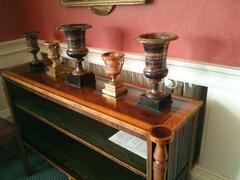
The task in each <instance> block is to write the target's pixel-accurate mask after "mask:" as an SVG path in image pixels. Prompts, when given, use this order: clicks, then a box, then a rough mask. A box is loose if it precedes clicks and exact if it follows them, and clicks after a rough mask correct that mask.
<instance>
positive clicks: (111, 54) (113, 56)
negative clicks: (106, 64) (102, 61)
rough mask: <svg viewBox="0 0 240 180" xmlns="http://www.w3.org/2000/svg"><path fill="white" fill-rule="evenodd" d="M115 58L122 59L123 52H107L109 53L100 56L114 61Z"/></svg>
mask: <svg viewBox="0 0 240 180" xmlns="http://www.w3.org/2000/svg"><path fill="white" fill-rule="evenodd" d="M116 57H120V58H123V57H124V53H123V52H119V51H109V52H105V53H103V54H102V58H108V59H110V58H113V59H115V58H116Z"/></svg>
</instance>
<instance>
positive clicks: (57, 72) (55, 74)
mask: <svg viewBox="0 0 240 180" xmlns="http://www.w3.org/2000/svg"><path fill="white" fill-rule="evenodd" d="M47 75H48V77H49V78H51V79H54V80H57V79H61V78H63V77H64V76H65V75H66V71H64V69H63V67H62V66H61V65H58V66H57V67H51V66H49V67H48V70H47Z"/></svg>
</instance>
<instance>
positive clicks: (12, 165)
mask: <svg viewBox="0 0 240 180" xmlns="http://www.w3.org/2000/svg"><path fill="white" fill-rule="evenodd" d="M2 149H3V148H2ZM5 152H6V151H5ZM7 152H8V153H7V155H6V154H4V153H3V151H0V160H2V159H5V158H6V156H9V154H12V152H11V150H10V151H9V150H8V151H7ZM27 154H28V158H29V161H30V168H31V175H30V176H26V175H25V173H24V169H23V165H22V161H20V160H19V159H13V160H10V161H8V162H7V163H4V164H0V180H67V177H66V176H64V174H62V172H60V171H58V170H57V169H56V168H54V167H53V166H52V165H50V164H49V163H48V162H47V161H45V160H43V159H42V158H41V157H39V156H37V155H36V154H35V153H33V152H32V151H27Z"/></svg>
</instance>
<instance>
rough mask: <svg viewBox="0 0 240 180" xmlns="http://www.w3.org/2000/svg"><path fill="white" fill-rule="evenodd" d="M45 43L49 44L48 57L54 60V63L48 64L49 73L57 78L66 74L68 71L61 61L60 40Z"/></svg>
mask: <svg viewBox="0 0 240 180" xmlns="http://www.w3.org/2000/svg"><path fill="white" fill-rule="evenodd" d="M44 44H45V45H46V46H47V52H48V55H47V56H48V59H50V60H51V61H52V65H51V66H48V70H47V75H48V76H49V77H50V78H52V79H54V80H57V79H59V78H62V77H64V76H65V74H66V71H65V70H64V68H63V66H62V65H61V64H60V63H59V61H60V54H59V50H60V46H59V41H45V42H44Z"/></svg>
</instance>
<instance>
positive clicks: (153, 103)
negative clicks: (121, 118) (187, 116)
mask: <svg viewBox="0 0 240 180" xmlns="http://www.w3.org/2000/svg"><path fill="white" fill-rule="evenodd" d="M138 104H139V106H141V107H143V108H147V109H150V110H154V111H161V110H162V109H164V108H165V107H167V106H170V105H171V104H172V95H171V94H162V95H161V96H160V97H159V98H158V99H153V98H150V97H148V96H146V94H145V93H144V94H141V95H140V99H139V103H138Z"/></svg>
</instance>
